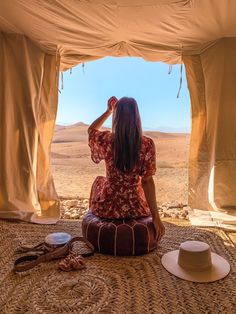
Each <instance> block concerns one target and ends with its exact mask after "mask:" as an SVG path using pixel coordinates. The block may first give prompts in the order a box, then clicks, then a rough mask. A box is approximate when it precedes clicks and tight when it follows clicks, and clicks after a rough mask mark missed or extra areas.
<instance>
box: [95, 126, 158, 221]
mask: <svg viewBox="0 0 236 314" xmlns="http://www.w3.org/2000/svg"><path fill="white" fill-rule="evenodd" d="M113 144H114V134H113V133H111V132H109V131H103V132H101V131H99V130H96V129H92V130H91V131H90V132H89V146H90V148H91V158H92V160H93V161H94V162H95V163H99V162H100V161H101V160H105V163H106V177H98V178H97V179H96V180H95V182H94V184H93V186H92V190H91V196H90V208H91V209H92V211H93V213H94V214H96V215H98V216H100V217H106V218H127V217H137V216H138V217H140V216H149V215H150V209H149V207H148V204H147V201H146V199H145V195H144V192H143V189H142V186H141V177H148V176H152V175H153V174H155V171H156V158H155V145H154V142H153V140H152V139H150V138H148V137H146V136H142V141H141V146H140V152H139V156H138V158H137V163H136V164H135V166H134V167H133V169H132V170H131V171H129V172H123V171H120V170H119V169H117V167H116V165H115V160H114V145H113ZM123 149H124V150H125V149H126V148H125V147H124V148H123Z"/></svg>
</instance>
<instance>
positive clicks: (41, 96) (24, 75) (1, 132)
mask: <svg viewBox="0 0 236 314" xmlns="http://www.w3.org/2000/svg"><path fill="white" fill-rule="evenodd" d="M58 66H59V60H57V58H56V56H55V55H54V56H53V55H47V54H46V53H44V52H43V51H42V50H41V49H39V48H38V47H37V46H36V45H35V44H33V43H32V42H31V41H30V40H29V39H27V38H26V37H24V36H23V35H17V34H5V33H0V80H1V84H0V218H11V219H20V220H25V221H31V222H39V223H55V222H56V221H57V220H58V219H59V215H60V209H59V201H58V197H57V194H56V191H55V187H54V183H53V178H52V174H51V169H50V144H51V140H52V136H53V130H54V125H55V119H56V112H57V95H58V93H57V80H58V74H57V73H58V71H57V69H58Z"/></svg>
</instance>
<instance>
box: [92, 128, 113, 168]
mask: <svg viewBox="0 0 236 314" xmlns="http://www.w3.org/2000/svg"><path fill="white" fill-rule="evenodd" d="M110 134H111V132H109V131H99V130H95V129H92V130H90V131H89V147H90V149H91V158H92V160H93V161H94V162H95V163H96V164H98V163H99V162H100V161H101V160H103V159H105V157H106V153H107V148H108V145H109V139H110Z"/></svg>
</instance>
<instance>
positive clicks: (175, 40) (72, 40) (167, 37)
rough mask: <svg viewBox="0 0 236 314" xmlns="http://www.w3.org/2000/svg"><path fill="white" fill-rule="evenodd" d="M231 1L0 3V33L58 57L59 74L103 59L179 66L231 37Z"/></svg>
mask: <svg viewBox="0 0 236 314" xmlns="http://www.w3.org/2000/svg"><path fill="white" fill-rule="evenodd" d="M235 12H236V1H235V0H207V1H206V0H79V1H75V0H53V1H52V0H31V1H30V2H29V0H11V1H9V0H1V1H0V30H2V31H3V32H8V33H9V32H11V33H20V34H24V35H26V36H27V37H29V38H31V39H32V40H33V41H34V42H35V43H36V44H37V45H38V46H40V47H41V48H42V49H43V50H44V51H46V52H48V53H55V51H56V50H57V49H58V53H59V54H60V55H61V70H65V69H68V68H69V67H71V66H74V65H76V64H77V63H79V62H81V61H89V60H93V59H96V58H101V57H104V56H116V57H119V56H138V57H142V58H144V59H145V60H148V61H163V62H168V63H172V64H174V63H180V62H181V56H182V54H183V53H191V54H193V53H199V52H201V51H202V50H204V49H206V48H207V47H208V46H209V45H211V44H212V43H214V42H215V41H216V40H218V39H220V38H222V37H234V36H236V18H235Z"/></svg>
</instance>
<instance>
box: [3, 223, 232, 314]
mask: <svg viewBox="0 0 236 314" xmlns="http://www.w3.org/2000/svg"><path fill="white" fill-rule="evenodd" d="M164 224H165V226H166V235H165V237H164V238H163V240H162V241H161V244H160V246H159V248H158V249H157V250H155V251H154V252H152V253H150V254H148V255H144V256H137V257H113V256H107V255H101V254H95V255H94V256H92V257H89V258H86V268H85V269H83V270H80V271H72V272H62V271H59V270H58V269H57V264H58V261H51V262H48V263H43V264H40V265H38V266H37V267H35V268H33V269H31V270H29V271H27V272H24V273H20V274H14V273H13V272H12V266H13V261H14V260H15V259H16V258H17V257H19V256H18V255H16V254H15V253H14V251H15V249H16V248H17V247H18V246H19V245H20V244H24V245H35V244H37V243H39V242H41V241H43V240H44V237H45V236H46V235H47V234H48V233H50V232H56V231H64V232H68V233H70V234H71V235H74V236H75V235H81V222H80V221H66V220H64V221H63V220H61V221H59V222H58V223H57V224H56V225H44V226H42V225H34V224H26V223H15V222H4V221H0V313H1V314H2V313H3V314H11V313H17V314H25V313H26V314H29V313H34V314H38V313H40V314H48V313H50V314H57V313H83V314H86V313H92V314H94V313H109V314H112V313H122V314H123V313H134V314H139V313H140V314H142V313H161V314H162V313H163V314H166V313H168V314H169V313H171V314H172V313H178V314H179V313H186V314H191V313H194V314H195V313H198V314H199V313H204V314H205V313H214V314H215V313H216V314H217V313H222V314H228V313H229V314H234V313H236V298H235V287H236V278H235V277H236V276H235V273H236V271H235V269H236V267H235V266H236V261H235V255H236V254H235V253H236V252H235V248H234V247H233V245H232V243H231V242H230V241H229V240H228V239H227V236H226V235H225V233H224V232H223V231H220V230H218V229H215V228H214V229H211V228H209V227H208V228H205V227H204V228H197V227H192V226H186V224H182V225H176V224H173V223H170V222H164ZM186 240H199V241H205V242H207V243H208V244H209V245H210V247H211V249H212V251H213V252H216V253H218V254H221V255H222V256H223V257H225V258H226V259H227V260H228V261H229V262H230V264H231V272H230V274H229V275H228V276H227V277H226V278H225V279H222V280H220V281H218V282H213V283H208V284H203V283H191V282H187V281H184V280H182V279H178V278H176V277H175V276H173V275H171V274H169V273H168V272H167V271H166V270H165V269H164V268H163V267H162V265H161V263H160V257H161V255H162V254H164V253H166V252H168V251H170V250H174V249H178V248H179V244H180V243H181V242H184V241H186ZM74 249H75V250H76V251H81V249H83V247H81V246H77V247H75V248H74Z"/></svg>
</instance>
